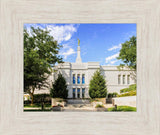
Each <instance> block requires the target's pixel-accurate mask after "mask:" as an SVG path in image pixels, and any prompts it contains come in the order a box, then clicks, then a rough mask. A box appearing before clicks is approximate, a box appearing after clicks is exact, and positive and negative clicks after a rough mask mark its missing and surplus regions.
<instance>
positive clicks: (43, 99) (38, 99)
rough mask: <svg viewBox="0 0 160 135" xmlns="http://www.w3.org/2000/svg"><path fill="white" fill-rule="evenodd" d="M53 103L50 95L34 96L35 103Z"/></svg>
mask: <svg viewBox="0 0 160 135" xmlns="http://www.w3.org/2000/svg"><path fill="white" fill-rule="evenodd" d="M42 102H44V103H51V97H50V94H34V103H42Z"/></svg>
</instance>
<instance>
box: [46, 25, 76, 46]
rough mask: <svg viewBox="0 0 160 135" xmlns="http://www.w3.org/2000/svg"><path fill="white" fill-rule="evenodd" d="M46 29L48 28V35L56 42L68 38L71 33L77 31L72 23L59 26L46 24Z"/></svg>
mask: <svg viewBox="0 0 160 135" xmlns="http://www.w3.org/2000/svg"><path fill="white" fill-rule="evenodd" d="M47 29H48V30H50V35H52V36H53V37H54V39H55V40H57V41H58V43H61V42H63V41H68V40H70V39H71V37H72V35H73V34H74V33H75V32H76V31H77V28H76V27H75V26H74V25H72V24H68V25H61V26H58V25H47Z"/></svg>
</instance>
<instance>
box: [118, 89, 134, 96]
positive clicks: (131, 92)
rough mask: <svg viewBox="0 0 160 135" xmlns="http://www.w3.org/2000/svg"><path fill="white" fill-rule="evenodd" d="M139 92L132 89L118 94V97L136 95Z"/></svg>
mask: <svg viewBox="0 0 160 135" xmlns="http://www.w3.org/2000/svg"><path fill="white" fill-rule="evenodd" d="M136 94H137V92H136V90H132V91H130V92H128V93H124V94H121V95H118V96H117V97H126V96H136Z"/></svg>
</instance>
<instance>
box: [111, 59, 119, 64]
mask: <svg viewBox="0 0 160 135" xmlns="http://www.w3.org/2000/svg"><path fill="white" fill-rule="evenodd" d="M117 61H118V60H112V61H110V63H111V64H114V63H116V62H117Z"/></svg>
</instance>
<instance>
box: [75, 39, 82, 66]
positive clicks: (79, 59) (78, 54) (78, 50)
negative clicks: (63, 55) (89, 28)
mask: <svg viewBox="0 0 160 135" xmlns="http://www.w3.org/2000/svg"><path fill="white" fill-rule="evenodd" d="M76 63H82V60H81V50H80V40H79V39H78V47H77V58H76Z"/></svg>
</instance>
